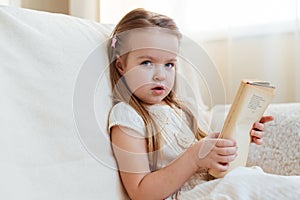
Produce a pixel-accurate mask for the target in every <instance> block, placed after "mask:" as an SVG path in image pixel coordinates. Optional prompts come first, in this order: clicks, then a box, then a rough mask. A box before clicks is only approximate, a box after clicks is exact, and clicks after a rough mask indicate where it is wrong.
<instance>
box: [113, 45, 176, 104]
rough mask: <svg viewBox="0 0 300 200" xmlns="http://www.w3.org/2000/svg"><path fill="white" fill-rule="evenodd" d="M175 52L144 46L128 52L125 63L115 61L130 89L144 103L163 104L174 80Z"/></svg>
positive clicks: (119, 60)
mask: <svg viewBox="0 0 300 200" xmlns="http://www.w3.org/2000/svg"><path fill="white" fill-rule="evenodd" d="M176 62H177V55H176V54H175V53H172V52H169V51H165V50H161V49H154V48H145V49H139V50H135V51H132V52H130V53H128V55H127V59H126V62H125V63H122V61H121V59H118V61H117V68H118V70H119V72H120V73H121V75H123V76H124V78H125V80H126V83H127V85H128V87H129V89H130V91H131V92H132V93H133V94H134V95H135V96H136V97H137V98H139V99H140V100H141V101H143V102H144V103H145V104H150V105H152V104H163V103H164V101H163V99H164V98H165V97H166V96H167V95H168V94H169V93H170V91H171V90H172V88H173V86H174V81H175V66H176Z"/></svg>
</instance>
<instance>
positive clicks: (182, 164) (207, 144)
mask: <svg viewBox="0 0 300 200" xmlns="http://www.w3.org/2000/svg"><path fill="white" fill-rule="evenodd" d="M134 135H137V134H136V133H135V132H134V130H131V129H128V128H125V127H121V126H114V127H112V129H111V140H112V145H113V150H114V154H115V157H116V160H117V163H118V167H119V170H120V175H121V179H122V182H123V185H124V186H125V188H126V191H127V193H128V195H129V196H130V198H131V199H133V200H134V199H164V198H167V197H168V196H170V195H171V194H172V193H174V192H175V191H176V190H178V189H179V188H180V187H181V186H182V185H183V183H184V182H185V181H187V180H188V178H189V177H191V176H192V175H193V174H194V173H195V172H196V171H197V170H198V169H199V167H204V168H214V169H217V170H219V171H225V170H226V169H227V167H228V162H230V161H232V160H234V158H235V157H236V146H235V142H233V141H231V140H225V139H216V138H207V139H203V140H201V141H199V142H198V143H196V144H195V145H193V146H192V147H190V148H188V149H187V150H186V151H185V152H184V153H183V154H182V155H181V156H180V157H179V158H178V159H176V160H175V161H173V162H172V163H171V164H169V165H168V166H166V167H164V168H162V169H160V170H157V171H155V172H150V169H149V162H148V155H147V144H146V140H145V139H143V138H137V137H134ZM203 148H205V150H208V151H207V153H206V155H204V156H203V155H202V156H200V158H199V151H200V149H202V150H204V149H203Z"/></svg>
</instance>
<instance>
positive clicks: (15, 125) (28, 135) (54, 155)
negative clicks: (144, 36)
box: [0, 7, 126, 200]
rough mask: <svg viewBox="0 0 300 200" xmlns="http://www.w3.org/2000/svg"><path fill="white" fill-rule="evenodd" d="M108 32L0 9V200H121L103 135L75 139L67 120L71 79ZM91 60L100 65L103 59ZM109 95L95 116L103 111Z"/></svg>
mask: <svg viewBox="0 0 300 200" xmlns="http://www.w3.org/2000/svg"><path fill="white" fill-rule="evenodd" d="M110 30H111V28H110V27H108V26H104V25H101V24H98V23H95V22H92V21H87V20H82V19H78V18H74V17H70V16H66V15H61V14H51V13H46V12H41V11H33V10H26V9H20V8H13V7H0V62H1V67H0V74H1V75H0V76H1V78H0V91H1V98H0V110H1V111H0V123H1V124H0V128H1V135H0V177H1V178H0V199H51V200H52V199H63V200H65V199H80V200H81V199H89V200H92V199H95V200H96V199H123V198H126V195H124V192H123V190H122V187H121V183H120V180H119V176H118V172H117V171H116V170H115V169H114V168H115V163H114V160H113V159H112V158H113V157H112V152H111V149H110V146H109V142H107V140H106V139H107V138H104V137H102V136H103V135H101V134H100V135H101V137H93V136H94V135H97V134H99V133H93V132H91V133H84V134H78V133H77V130H76V126H75V124H76V123H77V122H76V121H75V120H74V117H73V116H74V114H73V91H74V87H75V85H76V80H77V76H78V74H79V72H82V71H80V70H81V69H82V66H86V65H87V64H85V65H84V63H85V62H86V60H87V58H88V57H89V56H90V55H95V54H93V53H92V52H94V53H95V52H96V53H97V52H101V51H104V49H103V46H101V45H100V44H102V43H103V42H105V41H106V39H107V37H108V34H109V33H110ZM99 45H100V46H99ZM101 48H102V49H101ZM97 56H98V58H97V59H98V61H99V60H100V61H103V62H105V61H107V60H106V59H107V58H106V54H98V55H97ZM102 56H103V57H102ZM88 60H90V59H88ZM98 67H99V71H101V70H102V69H103V67H105V65H99V66H98ZM80 74H81V73H80ZM76 91H79V90H75V91H74V92H75V94H76ZM108 91H109V88H107V90H106V91H105V96H103V98H100V99H101V101H103V102H101V105H102V107H101V108H99V107H98V108H97V109H98V110H96V115H98V117H99V116H100V115H101V116H105V115H106V113H107V105H108V104H106V105H104V104H105V103H106V102H110V101H109V96H108ZM97 94H98V93H97ZM99 95H100V94H99ZM74 105H76V100H75V102H74ZM101 109H103V110H101ZM98 112H99V113H98ZM102 114H103V115H102ZM75 115H76V114H75ZM100 118H101V117H100ZM86 120H88V119H86ZM101 120H105V119H104V118H101ZM100 123H101V122H100ZM81 124H82V123H79V124H78V123H77V126H78V128H79V129H80V128H81V127H82V125H81ZM105 128H106V124H101V127H100V129H99V130H105ZM84 130H85V129H84ZM86 136H88V137H89V136H90V137H89V138H87V137H86ZM98 139H102V140H100V141H98ZM91 141H92V142H94V143H91ZM92 145H96V147H97V148H95V149H93V146H92ZM94 150H95V151H96V153H95V152H94ZM97 151H99V152H97ZM97 153H99V155H97ZM106 158H107V159H108V160H109V162H110V163H109V164H108V165H107V163H106V161H102V159H106Z"/></svg>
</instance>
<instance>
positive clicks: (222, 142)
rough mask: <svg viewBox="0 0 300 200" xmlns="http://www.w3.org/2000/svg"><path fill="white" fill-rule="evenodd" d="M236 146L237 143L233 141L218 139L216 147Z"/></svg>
mask: <svg viewBox="0 0 300 200" xmlns="http://www.w3.org/2000/svg"><path fill="white" fill-rule="evenodd" d="M233 146H236V142H235V141H234V140H231V139H218V140H217V142H216V147H233Z"/></svg>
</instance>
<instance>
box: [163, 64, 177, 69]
mask: <svg viewBox="0 0 300 200" xmlns="http://www.w3.org/2000/svg"><path fill="white" fill-rule="evenodd" d="M165 66H166V67H167V68H172V67H175V63H167V64H165Z"/></svg>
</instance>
